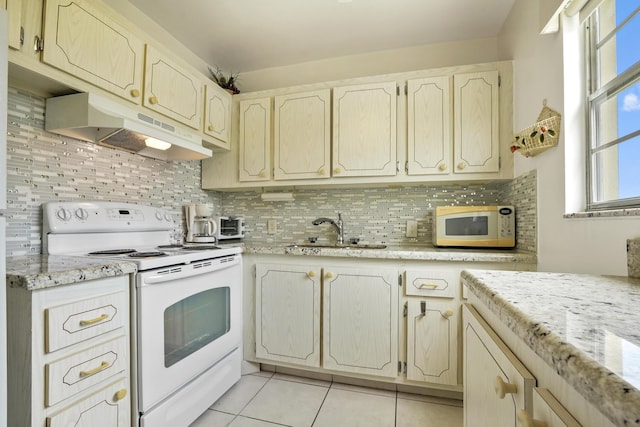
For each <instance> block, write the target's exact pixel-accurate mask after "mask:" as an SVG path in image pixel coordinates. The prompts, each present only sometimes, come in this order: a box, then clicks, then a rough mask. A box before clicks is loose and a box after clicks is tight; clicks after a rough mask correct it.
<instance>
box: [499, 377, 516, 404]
mask: <svg viewBox="0 0 640 427" xmlns="http://www.w3.org/2000/svg"><path fill="white" fill-rule="evenodd" d="M494 389H495V391H496V395H497V396H498V398H500V399H504V397H505V396H506V395H507V394H516V393H517V392H518V386H517V385H516V384H510V383H505V382H504V381H503V380H502V378H500V377H499V376H498V377H496V382H495V384H494Z"/></svg>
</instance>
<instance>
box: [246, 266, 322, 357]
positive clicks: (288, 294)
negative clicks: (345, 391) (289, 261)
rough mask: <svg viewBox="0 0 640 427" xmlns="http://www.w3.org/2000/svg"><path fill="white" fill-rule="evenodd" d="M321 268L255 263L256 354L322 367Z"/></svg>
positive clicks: (257, 355)
mask: <svg viewBox="0 0 640 427" xmlns="http://www.w3.org/2000/svg"><path fill="white" fill-rule="evenodd" d="M320 277H321V276H320V269H319V268H315V267H309V268H304V267H299V266H291V265H266V264H257V265H256V357H257V358H259V359H265V360H271V361H279V362H289V363H295V364H296V365H304V366H314V367H320V298H321V295H320Z"/></svg>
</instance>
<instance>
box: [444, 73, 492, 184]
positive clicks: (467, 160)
mask: <svg viewBox="0 0 640 427" xmlns="http://www.w3.org/2000/svg"><path fill="white" fill-rule="evenodd" d="M453 82H454V96H453V106H454V131H453V135H454V164H455V172H456V173H473V172H498V171H499V164H500V132H499V129H498V125H499V121H498V114H499V99H498V72H497V71H485V72H480V73H468V74H456V75H455V76H454V77H453Z"/></svg>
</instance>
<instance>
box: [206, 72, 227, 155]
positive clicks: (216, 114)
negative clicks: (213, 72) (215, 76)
mask: <svg viewBox="0 0 640 427" xmlns="http://www.w3.org/2000/svg"><path fill="white" fill-rule="evenodd" d="M203 130H204V133H205V134H207V135H210V136H212V137H214V138H216V140H217V141H219V142H218V143H216V145H217V146H218V147H219V148H225V149H227V150H228V149H229V148H230V143H231V94H230V93H229V92H227V91H226V90H224V89H222V88H221V87H220V86H218V85H217V84H215V83H212V82H205V98H204V128H203Z"/></svg>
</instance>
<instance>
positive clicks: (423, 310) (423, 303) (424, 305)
mask: <svg viewBox="0 0 640 427" xmlns="http://www.w3.org/2000/svg"><path fill="white" fill-rule="evenodd" d="M426 315H427V302H426V301H420V317H424V316H426Z"/></svg>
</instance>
